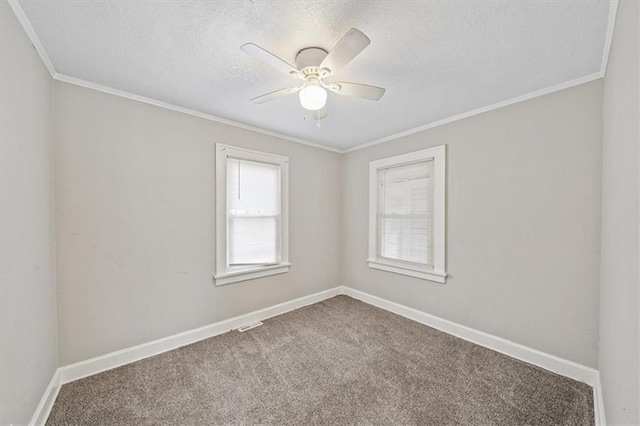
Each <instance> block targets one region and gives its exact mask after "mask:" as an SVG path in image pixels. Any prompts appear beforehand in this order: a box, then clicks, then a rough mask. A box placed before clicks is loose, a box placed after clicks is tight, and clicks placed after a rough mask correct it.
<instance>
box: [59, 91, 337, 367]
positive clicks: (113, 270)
mask: <svg viewBox="0 0 640 426" xmlns="http://www.w3.org/2000/svg"><path fill="white" fill-rule="evenodd" d="M55 123H56V133H57V138H56V144H57V145H56V163H57V167H56V191H57V193H58V197H57V200H56V213H57V217H56V220H57V256H58V303H59V312H60V315H59V329H58V332H59V340H60V354H59V355H60V364H61V365H66V364H69V363H73V362H76V361H81V360H84V359H87V358H91V357H94V356H97V355H102V354H105V353H107V352H111V351H114V350H118V349H122V348H127V347H129V346H132V345H136V344H139V343H144V342H148V341H151V340H154V339H158V338H161V337H166V336H170V335H172V334H175V333H178V332H182V331H185V330H189V329H192V328H195V327H200V326H203V325H207V324H210V323H213V322H215V321H219V320H222V319H226V318H229V317H232V316H235V315H239V314H244V313H247V312H249V311H253V310H256V309H260V308H264V307H267V306H270V305H274V304H277V303H281V302H284V301H288V300H291V299H295V298H297V297H301V296H305V295H308V294H312V293H315V292H318V291H322V290H325V289H328V288H332V287H335V286H338V285H340V284H341V280H340V259H341V253H340V215H341V212H340V183H341V158H340V155H339V154H336V153H333V152H329V151H325V150H320V149H317V148H312V147H308V146H305V145H301V144H297V143H293V142H289V141H286V140H282V139H278V138H274V137H269V136H265V135H261V134H258V133H255V132H251V131H246V130H242V129H239V128H235V127H230V126H226V125H222V124H219V123H216V122H213V121H208V120H205V119H201V118H197V117H193V116H189V115H185V114H181V113H177V112H174V111H170V110H166V109H162V108H157V107H154V106H150V105H147V104H143V103H140V102H135V101H131V100H127V99H124V98H120V97H116V96H112V95H108V94H105V93H101V92H97V91H94V90H89V89H85V88H81V87H77V86H73V85H68V84H66V83H59V82H56V85H55ZM216 142H221V143H225V144H229V145H235V146H240V147H245V148H250V149H255V150H259V151H265V152H270V153H275V154H282V155H287V156H288V157H289V159H290V197H289V198H290V225H289V226H290V252H291V256H290V258H291V264H292V266H291V271H290V272H289V273H287V274H280V275H274V276H271V277H267V278H261V279H257V280H252V281H244V282H239V283H234V284H229V285H227V286H222V287H216V286H215V285H214V283H213V280H212V277H213V275H214V272H215V271H214V267H215V229H214V225H215V211H214V201H215V200H214V194H215V186H214V177H215V163H214V157H215V155H214V154H215V143H216Z"/></svg>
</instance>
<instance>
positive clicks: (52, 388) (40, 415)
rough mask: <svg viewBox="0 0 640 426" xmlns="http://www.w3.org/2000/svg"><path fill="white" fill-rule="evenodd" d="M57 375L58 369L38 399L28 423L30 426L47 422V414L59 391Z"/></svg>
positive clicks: (37, 425) (38, 425)
mask: <svg viewBox="0 0 640 426" xmlns="http://www.w3.org/2000/svg"><path fill="white" fill-rule="evenodd" d="M59 373H60V369H57V370H56V371H55V372H54V373H53V376H52V377H51V381H49V384H48V385H47V388H46V389H45V391H44V394H43V395H42V398H40V402H39V403H38V407H36V411H35V412H34V413H33V416H31V421H30V422H29V424H30V425H36V426H40V425H44V424H45V423H46V422H47V418H49V413H51V409H52V408H53V403H54V402H56V397H57V396H58V392H59V391H60V380H59V377H60V375H59Z"/></svg>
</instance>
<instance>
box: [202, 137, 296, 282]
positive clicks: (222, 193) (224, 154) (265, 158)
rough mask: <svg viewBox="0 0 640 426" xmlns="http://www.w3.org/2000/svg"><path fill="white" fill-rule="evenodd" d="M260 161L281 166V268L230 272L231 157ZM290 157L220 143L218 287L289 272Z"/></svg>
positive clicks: (217, 236)
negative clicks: (229, 177)
mask: <svg viewBox="0 0 640 426" xmlns="http://www.w3.org/2000/svg"><path fill="white" fill-rule="evenodd" d="M228 157H233V158H239V159H242V160H250V161H257V162H260V163H267V164H276V165H278V166H280V173H281V174H280V185H281V188H280V190H281V195H280V197H281V202H282V212H281V224H280V226H281V230H280V232H281V236H280V237H281V242H280V263H279V264H277V265H268V266H261V267H258V268H251V269H246V270H242V271H229V270H228V265H227V264H228V247H227V235H228V222H227V158H228ZM290 267H291V263H289V158H288V157H283V156H281V155H275V154H267V153H264V152H258V151H251V150H248V149H244V148H237V147H234V146H229V145H223V144H220V143H217V144H216V274H215V275H214V277H213V278H214V280H215V283H216V285H217V286H220V285H225V284H231V283H235V282H238V281H246V280H252V279H255V278H261V277H266V276H269V275H275V274H283V273H285V272H289V268H290Z"/></svg>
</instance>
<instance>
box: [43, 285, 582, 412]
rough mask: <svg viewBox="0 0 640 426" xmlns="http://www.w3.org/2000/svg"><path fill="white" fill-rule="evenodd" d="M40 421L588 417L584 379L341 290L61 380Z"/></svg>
mask: <svg viewBox="0 0 640 426" xmlns="http://www.w3.org/2000/svg"><path fill="white" fill-rule="evenodd" d="M47 424H48V425H58V424H74V425H82V424H87V425H88V424H91V425H116V424H117V425H127V424H128V425H134V424H135V425H150V424H154V425H156V424H165V425H191V424H194V425H195V424H198V425H219V424H273V425H281V424H296V425H308V424H327V425H328V424H331V425H334V424H402V425H413V424H424V425H449V424H467V425H489V424H494V425H524V424H532V425H541V424H548V425H551V424H554V425H555V424H562V425H593V424H594V417H593V397H592V389H591V388H590V387H589V386H587V385H585V384H583V383H579V382H576V381H573V380H570V379H567V378H564V377H562V376H558V375H556V374H553V373H550V372H548V371H546V370H542V369H540V368H537V367H534V366H532V365H529V364H526V363H523V362H520V361H517V360H515V359H512V358H509V357H507V356H505V355H502V354H499V353H497V352H494V351H491V350H489V349H485V348H483V347H480V346H477V345H474V344H473V343H469V342H467V341H464V340H461V339H458V338H456V337H453V336H450V335H448V334H445V333H442V332H439V331H437V330H435V329H433V328H430V327H427V326H424V325H422V324H419V323H417V322H414V321H411V320H408V319H405V318H403V317H400V316H397V315H395V314H392V313H390V312H387V311H384V310H381V309H378V308H375V307H373V306H370V305H367V304H365V303H362V302H360V301H357V300H354V299H351V298H349V297H347V296H338V297H335V298H333V299H329V300H326V301H324V302H321V303H317V304H315V305H311V306H307V307H305V308H301V309H298V310H296V311H293V312H289V313H287V314H284V315H281V316H278V317H275V318H271V319H269V320H267V321H265V324H264V325H263V326H261V327H258V328H255V329H252V330H250V331H247V332H245V333H239V332H236V331H232V332H229V333H226V334H223V335H221V336H217V337H213V338H211V339H207V340H203V341H201V342H198V343H195V344H192V345H189V346H185V347H183V348H180V349H176V350H174V351H171V352H167V353H164V354H161V355H157V356H154V357H152V358H147V359H144V360H142V361H138V362H136V363H133V364H129V365H126V366H123V367H120V368H117V369H114V370H110V371H106V372H104V373H100V374H97V375H95V376H91V377H88V378H85V379H82V380H78V381H76V382H72V383H69V384H66V385H64V386H62V389H61V390H60V393H59V394H58V398H57V400H56V403H55V405H54V407H53V410H52V412H51V415H50V417H49V420H48V422H47Z"/></svg>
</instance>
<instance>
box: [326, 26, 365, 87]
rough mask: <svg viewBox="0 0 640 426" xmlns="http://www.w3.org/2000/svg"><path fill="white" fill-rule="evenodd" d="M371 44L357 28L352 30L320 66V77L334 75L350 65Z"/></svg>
mask: <svg viewBox="0 0 640 426" xmlns="http://www.w3.org/2000/svg"><path fill="white" fill-rule="evenodd" d="M369 43H371V40H369V37H367V36H366V35H364V33H363V32H362V31H360V30H359V29H357V28H351V29H350V30H349V31H347V33H346V34H345V35H344V37H342V38H341V39H340V41H339V42H338V43H337V44H336V45H335V46H334V47H333V49H331V52H329V54H328V55H327V57H326V58H324V60H323V61H322V63H321V64H320V77H321V78H324V77H327V76H329V75H331V74H334V73H335V72H336V71H337V70H338V69H340V68H342V67H343V66H345V65H346V64H348V63H349V62H350V61H351V60H352V59H353V58H355V57H356V56H358V54H360V52H362V51H363V50H364V48H365V47H367V46H368V45H369Z"/></svg>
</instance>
